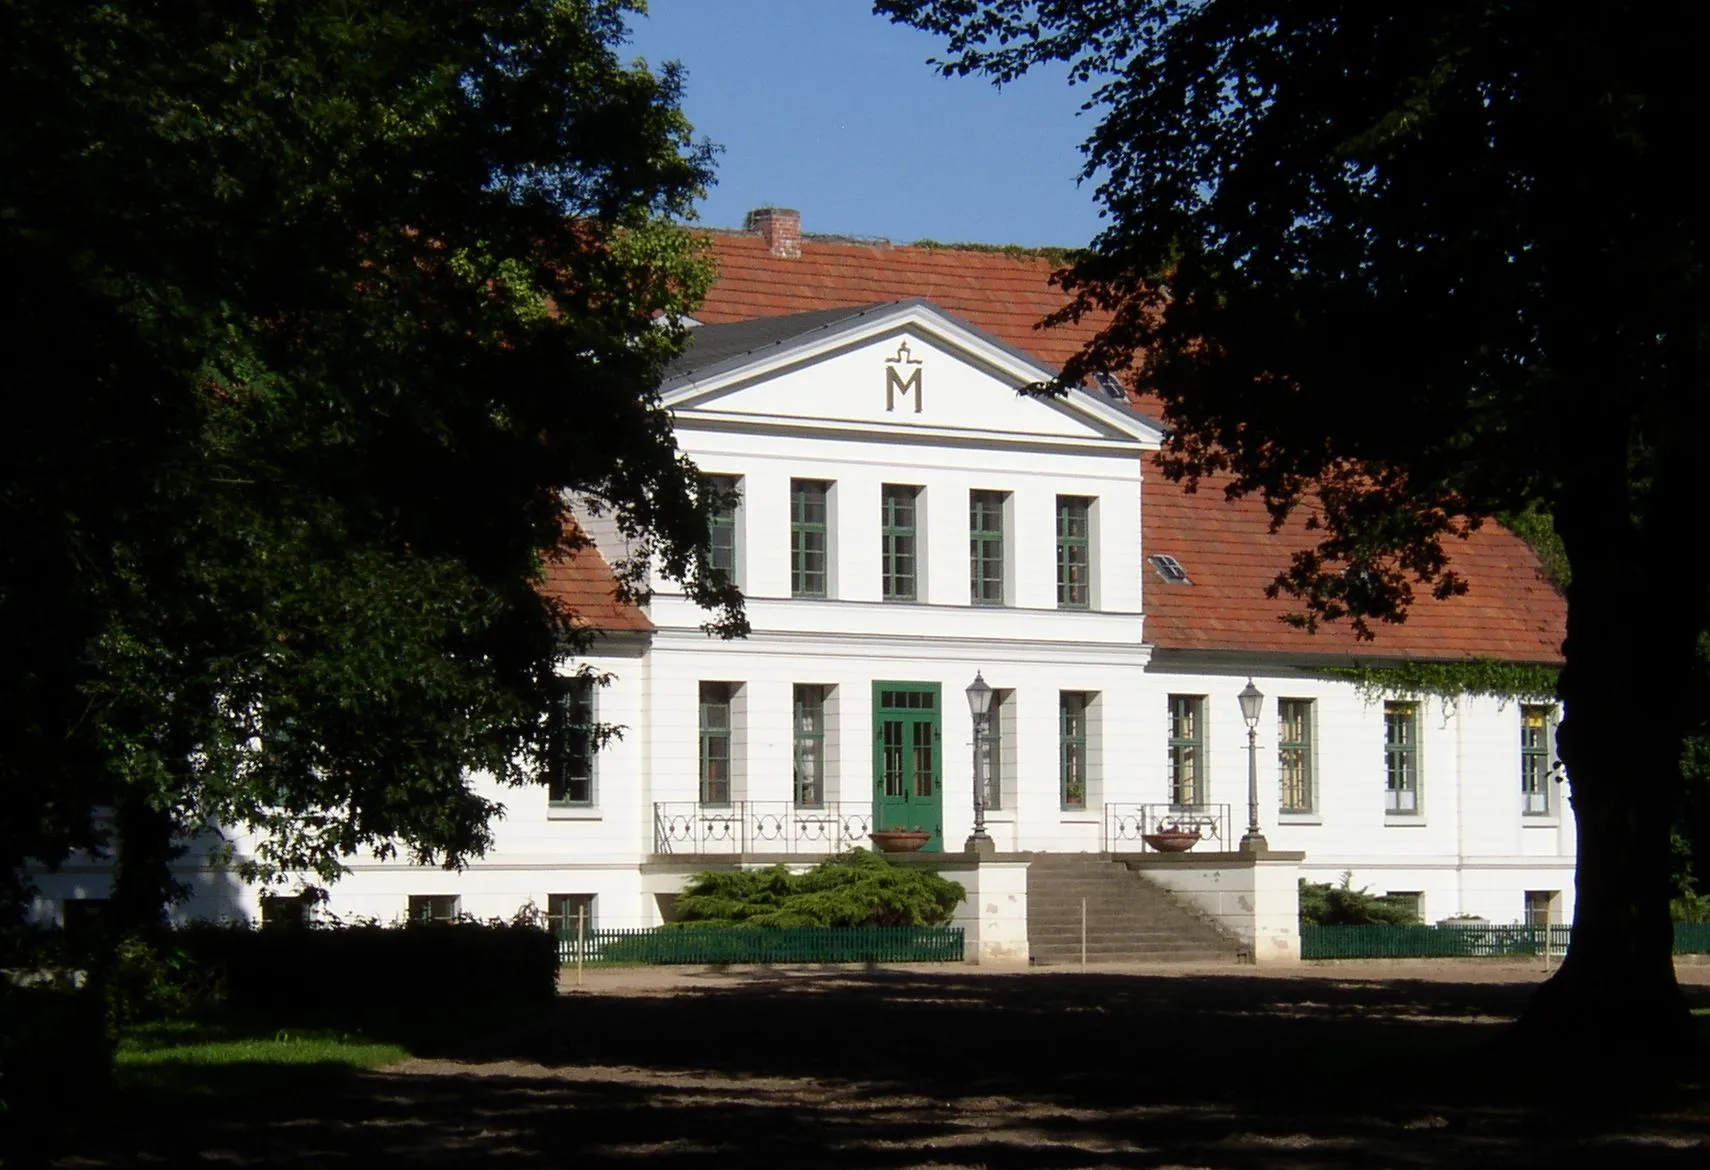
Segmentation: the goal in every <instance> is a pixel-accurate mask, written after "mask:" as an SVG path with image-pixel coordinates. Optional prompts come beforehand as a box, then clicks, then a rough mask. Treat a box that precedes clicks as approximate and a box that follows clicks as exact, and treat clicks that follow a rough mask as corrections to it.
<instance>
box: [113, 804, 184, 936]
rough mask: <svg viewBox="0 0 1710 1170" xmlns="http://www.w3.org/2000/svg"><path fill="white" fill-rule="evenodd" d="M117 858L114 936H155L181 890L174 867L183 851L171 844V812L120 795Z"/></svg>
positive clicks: (116, 814)
mask: <svg viewBox="0 0 1710 1170" xmlns="http://www.w3.org/2000/svg"><path fill="white" fill-rule="evenodd" d="M114 828H115V830H116V832H115V834H114V835H115V836H116V837H117V839H118V858H117V862H116V864H115V865H114V867H113V898H112V910H113V926H114V928H115V933H117V934H119V935H125V934H144V935H152V934H153V933H155V932H156V931H157V930H158V929H159V928H160V927H161V926H163V925H164V924H165V922H166V909H167V907H168V906H170V905H171V904H172V903H173V902H174V901H176V900H177V899H178V896H179V894H180V889H179V885H178V883H177V882H176V881H175V880H174V879H173V877H172V863H173V861H174V860H176V859H177V858H178V857H179V856H181V855H182V854H183V852H184V848H183V846H181V845H175V844H174V843H173V840H172V836H173V831H174V825H173V821H172V817H171V815H170V814H169V813H166V812H163V811H162V810H160V809H158V808H156V807H154V805H153V804H151V803H150V802H149V801H148V799H147V798H146V797H144V796H143V795H142V794H140V793H137V792H135V791H132V790H129V789H124V790H121V791H120V793H119V795H118V797H117V798H116V801H115V804H114Z"/></svg>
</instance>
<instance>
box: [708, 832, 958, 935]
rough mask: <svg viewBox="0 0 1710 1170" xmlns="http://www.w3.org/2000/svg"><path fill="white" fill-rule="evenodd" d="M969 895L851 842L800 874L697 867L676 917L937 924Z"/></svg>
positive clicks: (764, 922)
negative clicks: (700, 870) (852, 847)
mask: <svg viewBox="0 0 1710 1170" xmlns="http://www.w3.org/2000/svg"><path fill="white" fill-rule="evenodd" d="M967 896H968V891H967V890H965V889H964V888H963V887H962V885H961V883H960V882H953V881H949V880H948V879H946V878H942V877H939V876H938V875H937V874H935V873H933V872H932V871H931V870H928V869H923V868H916V867H914V866H906V867H905V866H897V865H892V864H891V863H890V862H888V861H886V860H885V859H884V858H883V857H881V856H880V855H879V854H877V853H872V852H869V851H867V850H865V849H855V850H851V851H850V852H848V853H845V854H842V855H841V856H838V857H834V858H832V859H831V860H830V861H826V862H823V863H821V864H819V865H816V866H814V867H813V868H812V869H810V870H808V871H807V872H806V873H803V874H792V873H790V871H789V870H787V869H785V868H784V867H783V866H781V865H775V866H773V867H771V868H770V869H761V870H720V871H715V872H711V873H703V874H700V875H699V876H697V877H696V878H695V879H694V882H693V883H692V884H691V885H690V886H689V888H688V889H687V890H685V891H684V892H683V893H682V894H681V895H679V896H678V898H677V903H676V916H677V920H678V925H680V926H684V927H693V926H696V925H701V924H705V925H716V926H766V927H792V926H939V925H942V924H944V923H947V922H949V921H950V920H951V919H952V918H953V917H954V916H955V913H956V907H957V906H959V905H960V904H961V903H962V901H963V899H965V898H966V897H967Z"/></svg>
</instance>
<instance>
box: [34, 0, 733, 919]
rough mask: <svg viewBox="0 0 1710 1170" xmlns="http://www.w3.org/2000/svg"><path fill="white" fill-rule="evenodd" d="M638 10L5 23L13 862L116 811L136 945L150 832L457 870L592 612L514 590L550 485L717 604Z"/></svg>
mask: <svg viewBox="0 0 1710 1170" xmlns="http://www.w3.org/2000/svg"><path fill="white" fill-rule="evenodd" d="M638 7H639V6H638V4H636V3H633V2H630V0H372V2H365V3H362V4H358V5H352V4H348V3H345V2H344V0H303V2H300V3H292V4H274V3H262V2H259V0H236V2H233V3H219V4H215V3H211V2H208V0H188V2H186V3H182V4H179V3H174V4H158V3H152V2H147V0H110V2H107V3H102V4H98V5H88V4H66V3H61V2H59V0H11V2H8V3H5V4H0V102H3V103H4V104H5V106H6V108H8V109H28V110H29V111H30V116H29V117H27V118H9V119H7V120H6V121H5V122H4V125H3V126H0V269H4V271H5V272H6V274H7V282H6V292H5V293H4V294H0V295H3V296H4V298H5V303H4V306H3V311H0V346H3V347H4V349H5V350H6V351H7V352H9V353H14V354H21V353H32V352H33V353H37V354H39V355H43V359H42V361H41V362H39V363H38V365H39V367H40V368H41V370H42V371H43V373H42V374H41V375H40V376H39V377H38V378H37V379H36V380H35V381H34V382H33V383H31V384H30V385H29V386H27V387H25V386H23V384H22V383H20V393H22V394H24V395H25V396H26V397H27V398H28V399H29V401H30V405H31V409H29V410H27V411H16V412H14V414H13V417H12V418H11V419H10V420H9V423H8V425H7V426H6V427H5V428H3V429H0V464H3V465H4V466H5V467H6V469H7V470H6V478H5V483H4V485H0V645H3V646H5V648H6V661H7V669H6V670H5V672H4V673H3V675H0V741H3V742H4V743H5V744H6V751H5V753H4V754H3V756H0V789H3V790H4V791H5V792H6V793H7V815H6V816H5V817H4V818H0V875H3V876H0V881H11V882H15V881H16V875H17V874H18V873H19V872H20V866H21V863H22V862H23V861H24V860H25V859H26V858H34V859H36V860H38V861H41V862H45V863H48V864H54V863H57V862H59V861H61V860H63V859H65V858H66V857H67V856H69V855H70V854H71V852H72V851H74V850H77V849H81V848H91V849H97V850H99V849H102V848H104V847H106V846H107V845H108V844H109V843H110V840H109V839H110V837H111V828H110V824H109V822H107V821H105V820H100V819H96V818H94V817H93V816H92V815H91V810H92V808H94V807H95V806H97V805H104V804H117V805H118V806H120V808H121V809H125V808H129V809H132V810H138V815H134V816H130V817H128V818H126V828H127V829H128V830H129V831H130V836H131V839H130V840H128V841H127V847H126V849H125V850H124V851H123V852H122V854H121V855H120V858H119V862H120V866H121V873H120V878H121V885H122V886H124V887H125V889H126V890H127V891H128V890H131V889H135V890H136V896H135V897H131V896H130V895H129V893H127V894H126V896H124V897H122V898H120V899H119V901H120V902H121V903H122V905H121V906H120V907H119V909H120V913H121V917H124V918H127V919H128V920H129V921H130V922H131V924H132V925H137V926H148V925H150V920H151V919H157V918H158V917H159V904H160V902H161V900H162V899H163V897H165V896H166V895H168V894H169V893H170V890H169V889H168V888H167V887H166V885H165V880H166V879H165V877H164V874H165V873H166V869H165V866H164V865H163V864H161V862H162V859H163V858H165V857H166V856H167V853H168V851H169V847H170V841H171V837H172V834H173V833H175V832H176V833H187V832H190V831H194V830H197V829H200V828H203V827H205V826H209V825H220V826H226V827H230V828H234V829H237V828H245V827H250V828H254V829H256V830H259V836H258V838H257V839H258V840H259V841H261V842H262V844H261V851H260V853H259V854H258V855H257V856H255V857H254V858H250V859H246V860H248V861H249V862H251V863H252V865H251V870H252V871H253V872H255V873H260V874H265V873H272V872H278V871H282V870H283V871H300V870H307V871H312V872H314V873H317V874H319V875H321V876H322V877H323V878H326V879H332V878H335V877H336V876H337V875H338V874H339V873H340V872H341V870H342V865H343V860H344V858H346V857H348V856H349V855H350V854H351V853H353V852H354V851H355V850H357V849H358V848H360V847H364V846H366V847H371V848H373V849H374V850H375V851H377V852H379V853H381V854H386V853H388V852H390V851H392V850H393V849H395V848H398V847H399V843H400V842H401V843H402V847H403V848H406V849H408V850H409V851H410V852H411V854H412V855H414V856H415V857H417V858H419V859H421V860H423V861H431V862H442V863H447V864H456V863H457V862H459V861H461V860H462V859H464V858H467V857H469V856H471V855H474V854H478V853H479V852H480V851H481V850H482V849H483V848H484V847H485V846H486V845H487V844H488V842H489V841H490V835H489V831H488V824H489V821H490V820H491V818H492V817H493V816H494V815H495V814H496V812H497V811H498V807H497V805H496V804H494V803H493V802H491V801H489V800H487V799H485V798H483V797H481V796H480V795H478V794H477V793H476V791H475V790H474V789H473V788H472V787H471V786H470V785H469V784H468V783H467V781H466V777H467V776H468V775H469V773H470V772H472V771H477V770H479V771H484V772H487V773H490V774H491V775H493V776H496V777H497V778H499V780H500V781H502V782H505V783H510V784H524V783H532V782H533V781H534V780H535V778H536V776H537V775H538V773H539V770H540V769H539V764H540V760H539V751H538V749H539V745H540V743H541V740H542V738H543V723H544V719H545V713H546V712H547V711H548V709H549V707H550V704H551V697H552V693H553V673H554V669H555V663H556V662H558V661H559V660H560V659H561V658H562V656H563V655H564V653H565V652H566V651H567V650H573V649H575V648H577V646H579V645H580V639H581V637H582V636H581V635H579V634H577V633H576V632H575V631H574V630H573V628H572V624H571V623H572V619H573V617H574V615H572V614H569V613H567V612H565V611H564V610H563V608H562V606H561V605H559V604H558V603H556V602H554V601H552V600H551V599H549V598H546V597H544V596H542V594H541V591H540V590H539V588H538V584H539V582H540V580H541V578H542V574H543V572H544V569H545V567H546V564H547V563H548V562H550V561H551V560H553V559H555V558H559V557H562V556H564V555H566V553H567V552H568V551H569V547H568V545H569V542H568V540H567V538H566V537H565V535H564V533H565V527H564V525H565V505H564V502H563V501H564V500H565V498H566V496H567V494H572V493H573V494H575V495H576V496H577V497H579V498H582V499H585V500H589V501H593V502H595V503H597V504H598V505H599V506H600V507H602V508H604V509H606V510H608V511H609V512H611V513H612V514H614V515H615V517H616V519H617V521H618V523H619V524H620V526H621V527H622V528H623V529H624V531H625V532H626V533H628V534H629V535H630V537H631V545H630V547H631V551H632V553H633V554H634V562H635V564H640V563H644V562H646V561H647V560H649V559H650V558H655V557H657V558H658V560H659V562H660V563H662V564H663V566H664V568H665V571H666V572H667V573H669V574H671V575H673V576H677V577H680V578H683V579H684V580H685V582H686V585H687V588H688V591H689V593H690V595H691V596H693V597H695V598H696V599H697V600H699V601H701V602H702V603H703V604H704V605H706V606H707V607H708V608H709V610H710V611H711V614H712V617H711V619H710V620H711V624H712V625H713V627H714V628H715V629H717V630H718V631H719V632H724V633H732V632H740V630H741V629H742V628H743V620H742V614H741V608H740V598H739V596H738V594H737V593H736V591H735V590H734V589H733V588H731V587H730V586H729V585H728V584H727V583H722V582H720V581H718V580H716V579H715V578H714V577H713V575H712V574H711V573H710V572H709V571H708V564H707V556H708V552H707V548H706V545H707V536H706V517H705V513H704V510H703V505H702V504H701V503H700V502H699V501H698V499H697V497H696V493H695V491H694V474H693V472H694V469H693V468H692V467H691V466H690V465H689V463H688V462H687V461H686V459H684V458H683V457H682V455H681V453H680V452H679V451H678V450H677V448H676V445H675V442H674V440H673V438H672V435H671V430H670V422H669V419H668V418H667V416H666V414H665V413H664V411H663V410H662V409H660V407H659V404H658V401H657V396H656V387H657V385H658V381H659V378H660V375H661V372H662V370H663V368H664V366H665V363H666V362H668V361H669V360H670V358H671V356H672V355H673V354H674V353H675V352H677V350H678V349H679V348H680V346H681V343H682V338H683V334H682V329H681V327H680V325H678V324H677V323H676V322H678V320H679V319H680V317H681V316H682V315H683V314H684V313H686V312H687V311H688V310H689V309H690V308H691V307H692V306H693V304H694V303H695V302H696V301H697V300H698V298H699V297H700V296H701V295H702V293H703V292H704V290H705V288H706V287H707V282H708V281H709V279H710V277H711V271H712V270H711V265H710V262H709V260H708V258H707V254H706V249H705V247H704V245H703V244H701V243H700V242H698V241H696V240H695V238H694V237H693V236H692V234H691V233H689V232H687V231H685V230H683V229H682V228H680V227H677V226H673V225H674V223H675V222H676V221H677V220H679V219H680V218H681V217H682V216H683V215H684V214H686V213H687V212H689V211H690V209H691V207H692V201H693V200H694V198H695V197H696V196H697V195H698V194H699V193H700V192H701V191H702V190H703V189H704V187H705V185H706V183H707V182H708V181H709V179H710V174H711V172H710V168H709V159H710V153H711V152H710V147H709V146H707V145H706V144H705V143H704V142H697V141H696V140H695V139H694V137H693V135H692V132H691V128H690V126H689V125H688V123H687V122H686V121H685V119H684V118H683V116H682V113H681V111H680V109H679V102H680V98H681V84H680V82H681V79H680V77H679V75H678V73H677V72H676V71H675V69H674V68H670V67H667V68H665V69H663V70H660V71H658V72H654V71H650V70H649V69H647V68H646V67H645V66H643V65H640V64H633V65H626V64H624V62H623V60H622V59H621V58H620V56H619V50H620V49H621V47H622V42H623V39H624V35H625V32H624V22H625V20H626V18H627V17H628V15H629V13H631V12H633V11H636V10H638ZM659 322H663V324H660V323H659ZM630 568H631V569H632V570H633V568H634V564H632V565H631V566H630ZM150 810H151V811H152V812H154V813H155V814H158V815H157V816H156V817H155V818H154V819H153V820H152V821H151V819H150V818H149V817H148V816H146V815H142V813H143V812H146V811H150ZM134 865H141V866H142V868H143V870H144V871H146V872H143V873H137V874H131V873H127V872H126V869H127V867H133V866H134ZM7 893H9V894H10V895H11V896H10V897H9V898H6V899H4V901H5V902H6V904H7V905H8V906H9V907H10V910H11V912H12V913H16V912H17V908H18V907H19V906H20V905H21V904H22V894H23V891H22V890H21V888H14V889H12V890H10V891H7ZM151 903H152V907H153V908H152V909H151V908H150V907H151Z"/></svg>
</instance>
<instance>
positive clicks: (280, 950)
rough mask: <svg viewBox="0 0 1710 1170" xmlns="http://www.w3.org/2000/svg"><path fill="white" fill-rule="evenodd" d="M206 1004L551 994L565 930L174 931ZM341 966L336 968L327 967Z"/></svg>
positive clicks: (333, 1006) (432, 1001)
mask: <svg viewBox="0 0 1710 1170" xmlns="http://www.w3.org/2000/svg"><path fill="white" fill-rule="evenodd" d="M171 937H172V940H173V942H174V944H175V945H176V946H177V947H178V948H179V950H180V952H181V953H182V954H183V955H184V957H185V959H184V961H185V964H186V966H187V968H188V969H189V970H190V971H191V972H192V973H193V977H194V978H195V979H196V980H197V982H198V985H200V986H205V987H207V988H209V989H210V990H209V992H208V993H207V994H206V995H204V996H203V997H202V998H201V1002H202V1003H203V1004H204V1005H209V1006H221V1007H225V1008H230V1009H233V1010H237V1011H265V1012H271V1013H293V1012H303V1011H336V1012H343V1011H366V1010H371V1009H372V1010H385V1011H398V1010H419V1011H424V1012H432V1011H436V1010H441V1009H443V1008H444V1006H445V1005H447V1004H454V1003H465V1002H469V1003H488V1004H494V1005H499V1004H508V1005H520V1004H542V1003H547V1002H550V1001H551V999H552V997H553V996H554V995H555V994H556V993H557V987H558V983H557V980H558V940H557V939H555V938H554V937H553V936H552V935H551V934H550V933H549V932H548V931H546V930H544V929H542V928H540V927H538V926H534V925H529V924H526V923H525V924H516V923H505V922H447V923H431V924H424V925H409V926H392V927H388V926H379V925H375V924H367V923H364V924H359V925H354V926H317V927H315V928H314V929H311V930H257V929H252V928H249V927H226V926H212V925H193V926H188V927H184V928H182V929H180V930H177V931H174V932H173V933H172V936H171ZM329 971H330V972H337V977H336V978H328V977H327V972H329Z"/></svg>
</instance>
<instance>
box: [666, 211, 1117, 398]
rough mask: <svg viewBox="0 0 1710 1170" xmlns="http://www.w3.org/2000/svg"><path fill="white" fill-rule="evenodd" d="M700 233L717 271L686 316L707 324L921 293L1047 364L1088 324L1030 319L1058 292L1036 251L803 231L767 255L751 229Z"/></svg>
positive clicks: (1060, 297)
mask: <svg viewBox="0 0 1710 1170" xmlns="http://www.w3.org/2000/svg"><path fill="white" fill-rule="evenodd" d="M707 235H708V236H709V238H710V239H711V240H712V245H713V254H714V256H716V257H717V259H718V268H719V277H718V281H717V283H716V284H714V285H713V289H712V292H711V293H709V294H708V295H707V299H706V302H705V303H704V304H703V305H702V306H701V308H700V309H699V310H698V311H697V312H696V313H695V319H696V320H697V321H703V322H705V323H706V324H708V325H723V324H725V323H727V322H730V321H747V320H751V319H752V318H755V317H782V316H784V315H786V314H789V313H805V312H807V311H809V310H810V309H842V308H858V307H860V306H862V305H872V304H877V303H879V302H880V301H900V300H908V299H910V298H912V297H923V298H925V299H926V300H929V301H931V302H932V303H933V304H935V305H937V306H938V307H939V308H941V309H945V310H948V311H949V312H951V313H954V314H955V315H956V316H958V317H960V318H962V320H964V321H966V322H968V324H970V325H972V326H974V327H975V328H977V329H983V330H984V331H985V332H987V333H989V334H991V335H992V336H993V337H996V338H997V339H998V340H999V341H1003V342H1005V343H1007V344H1009V345H1012V346H1014V347H1015V348H1017V349H1021V350H1026V351H1027V352H1028V353H1031V354H1033V355H1034V356H1036V357H1038V358H1040V359H1041V360H1043V361H1045V362H1048V363H1050V364H1051V365H1053V366H1060V365H1062V364H1063V362H1064V361H1065V360H1067V359H1068V357H1069V355H1070V354H1072V353H1074V352H1075V351H1076V350H1077V349H1079V348H1080V346H1081V344H1082V343H1083V342H1084V341H1086V340H1088V339H1090V338H1091V337H1092V335H1093V333H1094V332H1095V330H1096V328H1097V326H1096V324H1095V323H1094V322H1093V321H1092V320H1091V319H1090V318H1089V319H1088V320H1085V321H1082V322H1081V323H1080V324H1078V325H1075V326H1066V327H1064V328H1061V329H1053V330H1050V331H1049V332H1046V331H1043V330H1039V329H1035V328H1034V326H1035V325H1037V324H1038V323H1039V321H1040V320H1041V319H1042V318H1043V317H1044V316H1045V315H1046V314H1048V313H1050V312H1052V311H1054V310H1056V309H1059V308H1061V307H1062V306H1063V304H1064V303H1065V302H1066V301H1067V299H1068V298H1067V297H1065V296H1064V294H1063V290H1062V289H1059V288H1055V287H1053V286H1052V285H1051V284H1050V278H1051V273H1052V272H1053V271H1054V270H1055V269H1056V268H1058V267H1060V266H1059V265H1056V264H1053V263H1052V262H1051V261H1050V260H1048V259H1046V258H1044V257H1043V256H1040V255H1038V254H1030V253H1017V254H1012V253H1009V252H1001V251H999V252H982V251H970V250H966V249H958V248H923V247H915V246H913V245H901V246H893V245H891V244H886V243H859V242H851V241H847V240H827V239H822V238H819V237H816V236H805V237H803V239H802V244H801V255H800V256H799V257H795V258H784V257H778V256H773V255H772V254H771V251H770V249H769V248H768V247H767V244H766V241H765V240H764V239H762V238H761V237H760V236H759V235H755V234H749V233H746V232H708V233H707Z"/></svg>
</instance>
